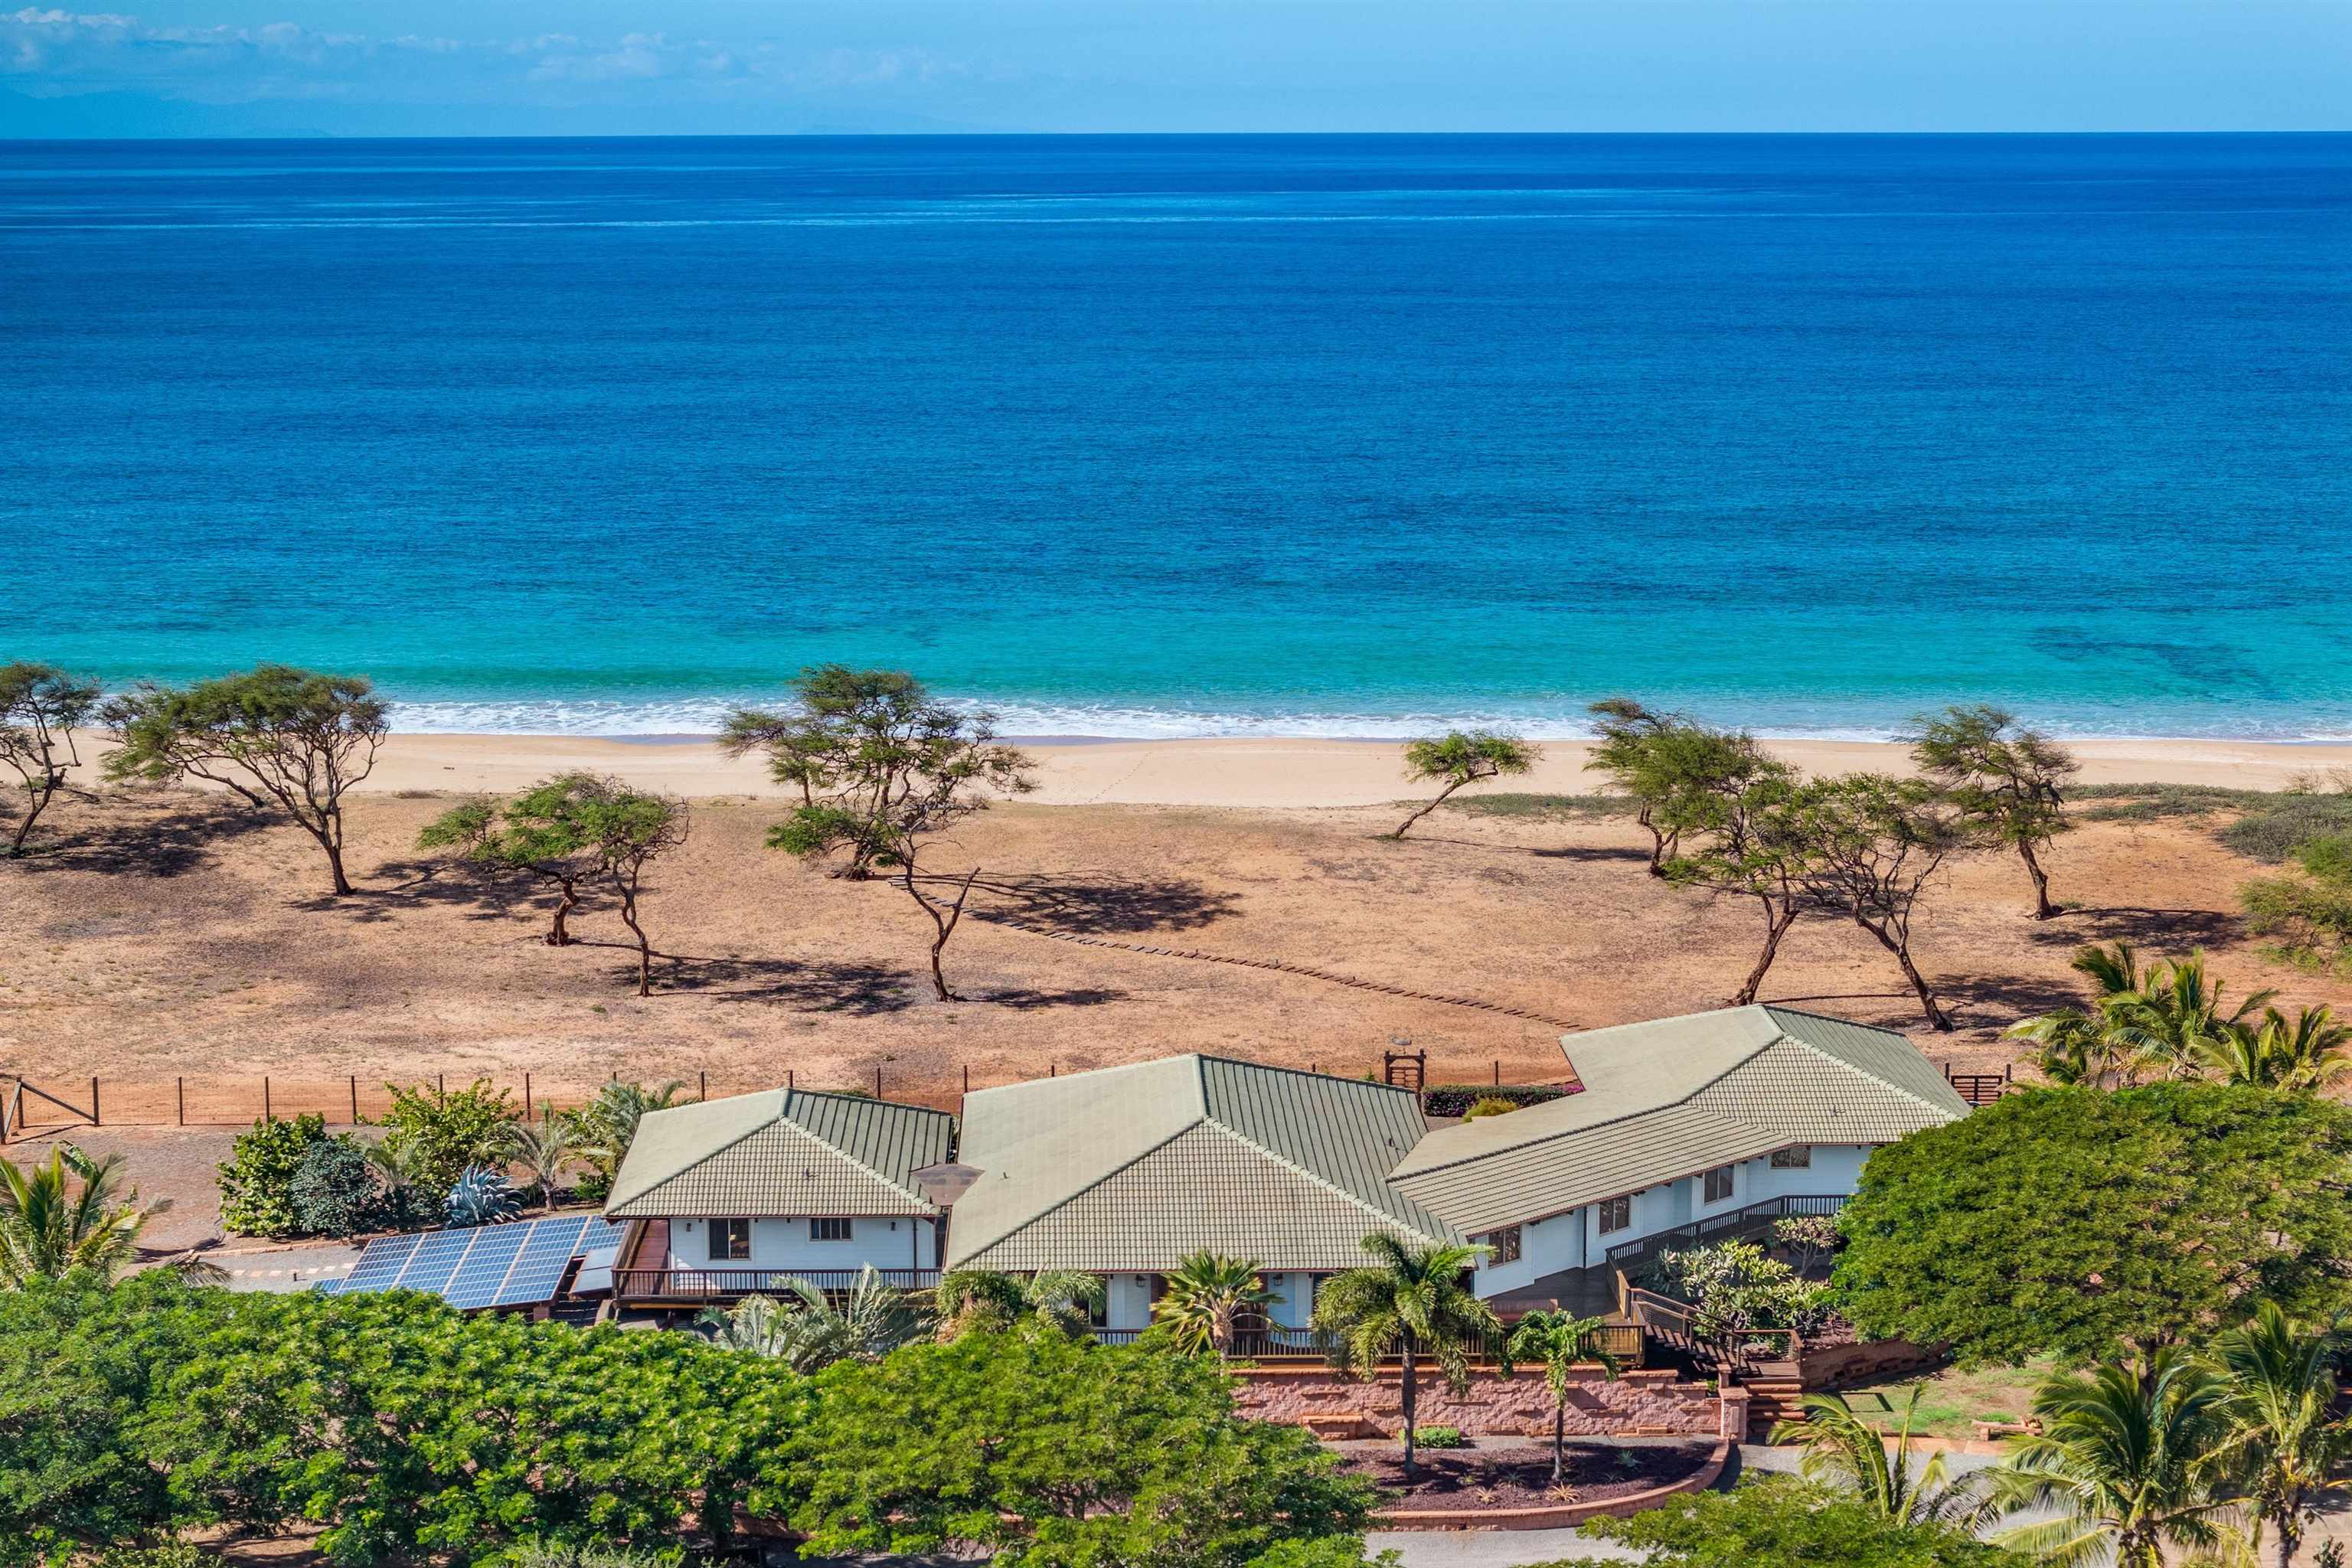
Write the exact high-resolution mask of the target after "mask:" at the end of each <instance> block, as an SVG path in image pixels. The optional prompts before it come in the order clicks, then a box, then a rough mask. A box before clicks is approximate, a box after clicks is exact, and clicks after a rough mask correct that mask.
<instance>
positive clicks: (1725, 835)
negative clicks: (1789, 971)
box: [1664, 737, 1812, 1007]
mask: <svg viewBox="0 0 2352 1568" xmlns="http://www.w3.org/2000/svg"><path fill="white" fill-rule="evenodd" d="M1737 744H1738V747H1739V749H1740V752H1741V753H1742V758H1741V762H1740V764H1739V766H1738V768H1737V769H1731V768H1727V769H1726V770H1725V771H1724V772H1723V773H1721V775H1720V777H1719V779H1718V782H1717V785H1716V786H1715V787H1714V788H1713V789H1711V790H1708V791H1706V792H1705V793H1704V795H1701V796H1700V797H1698V800H1697V802H1696V806H1695V808H1694V809H1693V810H1692V811H1691V812H1690V813H1689V814H1688V815H1689V826H1688V827H1686V828H1685V829H1684V831H1689V832H1695V833H1696V837H1697V840H1698V847H1696V848H1695V849H1693V850H1692V851H1691V852H1690V853H1688V854H1678V855H1675V856H1674V857H1673V858H1670V859H1668V860H1667V861H1666V862H1665V866H1664V870H1665V874H1666V878H1667V879H1668V880H1669V881H1672V882H1674V883H1675V884H1676V885H1677V886H1679V887H1686V888H1704V889H1707V890H1709V891H1711V892H1715V893H1717V894H1727V895H1731V896H1734V897H1738V898H1747V899H1753V900H1756V904H1757V907H1758V909H1759V910H1761V911H1762V913H1763V916H1764V944H1763V949H1762V951H1761V952H1759V953H1758V954H1757V958H1756V963H1755V965H1754V967H1752V968H1750V969H1749V970H1748V978H1747V979H1745V980H1743V981H1742V982H1740V985H1739V990H1738V994H1736V995H1734V996H1733V997H1732V999H1731V1000H1732V1005H1734V1006H1736V1007H1744V1006H1746V1005H1748V1003H1750V1002H1753V1001H1755V1000H1756V995H1757V993H1758V992H1759V991H1760V990H1762V989H1763V985H1764V977H1765V976H1766V975H1767V974H1769V973H1771V969H1772V961H1773V960H1774V959H1775V958H1777V957H1778V956H1779V955H1780V940H1781V938H1783V937H1785V936H1787V935H1788V934H1789V928H1790V926H1792V925H1794V924H1796V923H1797V917H1798V915H1799V914H1801V913H1802V912H1803V910H1804V909H1805V907H1806V900H1805V888H1806V883H1805V876H1806V873H1807V871H1808V870H1809V869H1810V868H1811V865H1812V847H1811V840H1810V839H1809V838H1807V837H1806V836H1805V834H1804V833H1803V832H1802V831H1801V828H1802V826H1803V818H1802V817H1801V816H1800V815H1799V813H1798V812H1797V811H1796V809H1795V808H1796V805H1797V803H1798V800H1799V798H1800V790H1801V785H1800V784H1798V782H1797V773H1796V770H1795V769H1793V768H1791V767H1790V766H1789V765H1788V764H1787V763H1781V762H1778V761H1775V760H1774V759H1772V758H1770V757H1768V756H1766V755H1764V754H1763V752H1762V750H1761V749H1760V748H1759V747H1757V746H1755V744H1754V743H1753V742H1748V741H1747V740H1746V738H1745V737H1739V738H1738V741H1737Z"/></svg>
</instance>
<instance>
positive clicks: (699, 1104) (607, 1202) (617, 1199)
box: [604, 1089, 832, 1212]
mask: <svg viewBox="0 0 2352 1568" xmlns="http://www.w3.org/2000/svg"><path fill="white" fill-rule="evenodd" d="M792 1092H793V1091H792V1090H791V1089H754V1090H752V1092H751V1094H750V1095H729V1096H727V1097H725V1099H720V1100H695V1101H693V1102H692V1103H691V1104H688V1105H665V1106H661V1107H659V1108H658V1109H657V1110H649V1111H646V1115H647V1116H658V1115H659V1114H661V1112H662V1111H664V1110H701V1109H702V1108H703V1107H704V1106H707V1105H724V1104H726V1103H727V1101H728V1100H745V1099H752V1098H756V1097H757V1096H760V1095H767V1094H772V1095H776V1096H779V1097H780V1098H779V1099H778V1100H777V1101H776V1113H775V1115H773V1116H772V1117H770V1118H768V1120H767V1121H754V1122H753V1123H751V1126H749V1127H746V1128H745V1129H743V1131H740V1132H738V1133H737V1134H736V1135H735V1136H734V1137H732V1138H730V1139H729V1140H728V1141H727V1142H724V1143H721V1144H720V1145H719V1147H717V1148H716V1149H708V1150H705V1151H704V1152H701V1153H699V1154H697V1155H696V1156H695V1157H694V1158H693V1159H691V1160H689V1161H688V1162H687V1163H685V1164H683V1165H680V1166H679V1167H678V1168H677V1170H675V1171H672V1172H671V1173H669V1174H668V1175H667V1176H663V1177H661V1178H660V1179H659V1180H657V1181H656V1182H654V1183H652V1184H650V1185H647V1186H643V1187H640V1188H638V1189H637V1190H636V1191H635V1192H634V1193H631V1194H629V1195H628V1196H626V1197H623V1196H622V1195H621V1194H620V1193H619V1192H618V1191H617V1190H615V1191H614V1192H610V1193H607V1194H604V1207H605V1209H606V1211H607V1212H609V1211H610V1210H611V1209H612V1208H613V1207H614V1205H618V1204H633V1203H635V1202H636V1201H637V1200H638V1199H640V1198H646V1197H650V1196H652V1195H653V1194H656V1193H657V1192H659V1191H661V1189H662V1188H664V1187H666V1186H667V1185H669V1184H671V1183H672V1182H675V1181H677V1179H678V1178H679V1177H680V1176H683V1175H685V1174H686V1173H688V1171H691V1170H693V1169H695V1167H697V1166H698V1165H704V1164H708V1163H709V1162H711V1161H713V1160H716V1159H717V1158H719V1155H721V1154H724V1153H725V1152H727V1151H728V1150H730V1149H732V1148H734V1147H736V1146H737V1145H738V1144H740V1143H741V1142H744V1140H746V1139H749V1138H753V1137H757V1136H758V1135H759V1134H760V1133H761V1132H764V1131H767V1130H768V1129H769V1128H771V1127H773V1126H774V1125H775V1124H776V1123H777V1122H779V1121H782V1120H783V1116H784V1103H785V1100H787V1099H789V1098H790V1096H791V1094H792ZM629 1142H630V1144H631V1146H632V1147H634V1146H635V1143H636V1137H635V1134H634V1133H632V1134H631V1135H630V1138H629ZM818 1142H824V1140H822V1139H819V1140H818ZM826 1147H828V1148H830V1147H832V1145H830V1144H827V1145H826ZM621 1163H623V1164H624V1165H625V1164H627V1163H628V1150H626V1149H624V1150H622V1151H621Z"/></svg>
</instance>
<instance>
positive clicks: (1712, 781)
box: [1584, 697, 1762, 877]
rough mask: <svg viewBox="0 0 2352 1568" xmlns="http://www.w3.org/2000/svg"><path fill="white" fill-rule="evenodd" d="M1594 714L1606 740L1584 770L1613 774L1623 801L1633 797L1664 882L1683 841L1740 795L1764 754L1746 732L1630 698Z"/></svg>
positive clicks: (1597, 707) (1653, 868) (1654, 869)
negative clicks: (1727, 799) (1721, 803)
mask: <svg viewBox="0 0 2352 1568" xmlns="http://www.w3.org/2000/svg"><path fill="white" fill-rule="evenodd" d="M1589 711H1590V712H1591V714H1592V715H1593V725H1594V727H1595V728H1596V729H1597V730H1599V731H1600V732H1601V740H1600V743H1599V744H1597V745H1595V746H1594V747H1593V748H1592V755H1591V758H1590V759H1588V760H1587V761H1586V763H1585V764H1584V765H1585V766H1586V767H1587V768H1589V769H1591V770H1592V771H1594V772H1596V773H1606V774H1608V775H1609V782H1610V783H1611V784H1614V785H1616V787H1617V789H1618V791H1619V792H1620V793H1621V794H1623V795H1630V796H1631V797H1632V798H1633V802H1634V804H1635V806H1636V808H1637V809H1636V814H1635V815H1636V816H1637V818H1638V820H1639V821H1640V822H1641V824H1642V826H1643V827H1645V828H1647V829H1649V832H1650V875H1651V876H1653V877H1663V876H1664V875H1665V874H1666V863H1667V861H1669V860H1670V859H1672V858H1674V855H1675V851H1676V849H1677V848H1678V847H1680V844H1681V841H1682V836H1683V835H1684V834H1685V833H1686V832H1689V831H1691V830H1692V829H1693V828H1695V827H1696V826H1699V825H1700V824H1701V823H1702V822H1703V821H1705V820H1706V816H1707V815H1708V813H1709V812H1710V811H1711V810H1712V809H1713V806H1714V804H1715V803H1716V802H1717V801H1718V800H1719V799H1720V798H1721V797H1722V796H1723V795H1725V794H1726V793H1727V792H1729V791H1732V790H1736V789H1737V787H1738V783H1739V781H1740V780H1742V779H1744V778H1746V777H1748V774H1749V773H1750V772H1751V771H1752V769H1753V767H1754V764H1755V762H1756V760H1757V759H1758V758H1759V757H1760V756H1761V755H1762V752H1760V750H1759V748H1758V746H1757V744H1756V742H1755V741H1754V739H1753V738H1752V737H1750V736H1748V735H1747V734H1745V733H1742V732H1739V731H1725V730H1711V729H1709V728H1707V727H1706V725H1704V724H1695V723H1693V722H1691V721H1689V720H1687V719H1685V718H1683V717H1682V716H1681V715H1679V714H1675V713H1659V712H1655V711H1653V710H1650V709H1648V708H1644V707H1643V705H1642V704H1641V703H1639V702H1636V701H1634V700H1632V699H1630V698H1624V697H1612V698H1610V699H1608V700H1605V701H1601V702H1595V703H1594V704H1592V706H1591V709H1590V710H1589Z"/></svg>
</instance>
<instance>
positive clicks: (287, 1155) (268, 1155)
mask: <svg viewBox="0 0 2352 1568" xmlns="http://www.w3.org/2000/svg"><path fill="white" fill-rule="evenodd" d="M326 1140H327V1119H326V1118H325V1117H323V1116H298V1117H295V1118H294V1119H293V1120H292V1121H279V1120H278V1119H277V1118H275V1117H271V1118H266V1119H264V1120H262V1121H256V1122H255V1123H254V1124H253V1126H252V1127H251V1128H250V1129H249V1130H247V1131H244V1132H240V1133H238V1134H237V1135H236V1142H233V1143H231V1144H230V1145H229V1157H228V1158H227V1159H226V1161H224V1162H222V1163H220V1164H219V1165H218V1166H216V1167H215V1170H216V1171H217V1172H218V1173H219V1178H220V1195H221V1224H222V1225H223V1226H226V1228H228V1229H229V1230H232V1231H235V1232H236V1234H237V1235H239V1236H268V1237H278V1236H292V1235H293V1234H294V1233H295V1232H296V1231H298V1230H299V1229H300V1228H301V1221H300V1220H299V1218H298V1217H297V1216H296V1215H295V1213H294V1173H296V1172H297V1171H299V1170H300V1169H301V1168H302V1159H303V1156H304V1155H306V1154H308V1153H310V1151H311V1149H312V1148H314V1147H316V1146H317V1145H318V1144H320V1143H323V1142H326Z"/></svg>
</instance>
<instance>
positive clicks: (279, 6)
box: [0, 0, 2352, 136]
mask: <svg viewBox="0 0 2352 1568" xmlns="http://www.w3.org/2000/svg"><path fill="white" fill-rule="evenodd" d="M5 3H6V0H0V5H5ZM88 3H89V0H84V4H88ZM104 3H105V4H108V5H120V6H121V7H122V8H121V9H120V10H106V11H100V10H95V9H92V10H78V9H74V8H71V7H68V6H49V5H32V6H26V7H25V8H23V9H19V10H16V11H14V12H0V136H7V135H16V136H24V135H45V134H46V135H185V134H193V135H207V134H213V135H218V134H230V135H234V134H253V133H261V134H275V133H303V132H324V133H330V134H337V135H371V134H374V135H436V134H439V135H472V134H640V133H718V132H795V131H809V130H845V131H924V130H940V131H949V130H971V131H1037V132H1088V131H1144V132H1170V131H1595V130H1602V131H1606V130H1624V131H1989V130H2032V131H2100V130H2148V131H2193V130H2280V131H2294V130H2341V129H2347V128H2352V0H1607V3H1600V0H1419V3H1413V4H1404V3H1399V0H1351V3H1344V4H1343V3H1339V0H806V3H803V0H596V3H594V4H584V5H551V4H535V5H534V4H521V3H518V0H476V3H467V0H338V3H323V0H104Z"/></svg>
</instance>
